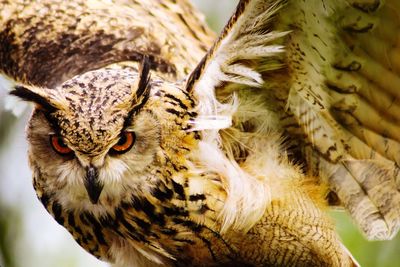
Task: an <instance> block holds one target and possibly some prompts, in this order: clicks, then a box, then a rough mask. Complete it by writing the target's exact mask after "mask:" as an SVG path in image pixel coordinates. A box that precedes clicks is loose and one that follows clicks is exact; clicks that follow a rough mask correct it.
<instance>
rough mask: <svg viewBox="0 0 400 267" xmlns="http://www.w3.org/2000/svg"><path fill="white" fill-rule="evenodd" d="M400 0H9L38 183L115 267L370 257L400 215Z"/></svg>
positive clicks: (8, 56) (16, 76)
mask: <svg viewBox="0 0 400 267" xmlns="http://www.w3.org/2000/svg"><path fill="white" fill-rule="evenodd" d="M399 14H400V3H399V2H398V1H397V0H386V1H383V0H302V1H297V0H241V1H239V3H238V6H237V8H236V11H235V12H234V14H233V15H232V16H231V18H230V19H229V21H228V22H227V24H226V26H225V27H224V29H223V30H222V32H221V33H220V34H219V36H218V37H215V35H214V33H213V32H212V31H211V30H209V28H208V27H207V26H206V25H205V23H204V22H203V19H202V16H201V14H200V13H199V12H198V11H196V9H195V8H194V7H193V6H192V5H191V4H190V3H189V2H188V1H186V0H164V1H159V0H146V1H144V0H141V1H135V0H90V1H84V0H74V1H62V0H41V1H28V0H20V1H8V0H0V72H1V73H2V74H3V75H5V76H7V77H8V78H9V79H11V80H13V81H14V83H15V85H14V88H13V90H12V91H11V94H12V95H14V96H17V97H19V98H20V99H22V100H25V101H28V102H32V103H33V104H34V109H33V112H32V115H31V118H30V120H29V122H28V125H27V130H26V132H27V140H28V143H29V151H28V153H29V163H30V166H31V169H32V173H33V187H34V189H35V191H36V194H37V196H38V198H39V200H40V201H41V202H42V203H43V206H44V207H45V208H46V209H47V211H48V212H49V213H50V214H51V215H52V216H53V217H54V219H55V220H56V221H57V222H58V223H59V224H61V225H62V226H64V227H65V228H66V229H67V230H68V231H69V232H70V233H71V235H72V236H73V237H74V239H75V240H76V242H77V243H79V245H80V246H81V247H82V248H84V249H85V250H86V251H88V252H89V253H91V254H93V255H94V256H96V257H97V258H99V259H101V260H104V261H107V262H110V263H112V264H114V266H116V267H131V266H358V264H357V262H356V260H355V259H354V258H353V257H352V256H351V254H350V253H349V252H348V251H347V249H346V248H345V247H344V246H343V244H342V243H341V242H340V240H339V238H338V236H337V234H336V232H335V229H334V226H333V223H332V222H331V221H330V219H329V218H328V215H327V214H326V211H327V210H328V209H329V206H336V207H342V208H344V209H345V210H347V212H348V213H349V214H350V215H351V216H352V218H353V220H354V222H355V223H356V224H357V225H358V226H359V227H360V229H361V230H362V231H363V232H364V234H365V236H366V237H367V238H368V239H371V240H386V239H391V238H393V237H394V236H395V235H396V233H397V232H398V230H399V227H400V192H399V190H400V176H399V175H400V174H399V166H398V165H399V163H400V156H399V155H400V123H399V122H400V119H399V117H400V100H399V98H400V91H399V88H400V61H399V60H400V58H399V55H400V48H399V47H400V43H399V40H400V38H399V37H400V35H399V32H400V31H399V27H400V20H399V19H398V18H399Z"/></svg>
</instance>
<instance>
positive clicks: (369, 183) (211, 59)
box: [187, 0, 400, 239]
mask: <svg viewBox="0 0 400 267" xmlns="http://www.w3.org/2000/svg"><path fill="white" fill-rule="evenodd" d="M399 29H400V4H399V2H398V1H396V0H386V1H379V0H325V1H320V0H308V1H296V0H286V1H283V0H282V1H279V0H268V1H261V0H252V1H240V3H239V6H238V9H237V12H236V13H235V15H234V16H233V17H232V18H231V20H230V22H229V23H228V25H227V26H226V28H225V30H224V31H223V33H222V34H221V36H220V39H219V40H218V42H217V43H216V44H215V45H214V47H213V48H212V49H211V50H210V51H209V53H208V55H207V56H206V58H205V59H204V60H203V61H202V63H201V64H200V65H199V67H198V68H197V69H196V71H195V72H194V73H192V75H191V77H190V79H189V81H188V84H187V86H188V90H192V91H193V92H194V94H195V96H197V98H198V99H199V102H200V105H199V106H200V107H201V106H202V105H204V106H208V107H209V106H210V105H209V104H210V103H213V105H211V106H214V107H217V106H218V104H222V103H223V102H224V99H225V98H227V97H229V96H230V95H231V94H236V95H237V96H238V104H237V109H236V110H235V112H234V113H232V120H233V123H232V126H231V130H230V129H226V130H223V131H221V132H220V134H221V136H222V143H221V145H222V146H225V147H227V148H229V149H227V151H239V152H229V153H228V155H230V156H231V157H232V158H235V159H236V160H239V159H240V158H241V156H242V154H243V153H242V152H243V150H246V148H245V147H252V145H251V144H250V143H249V142H247V143H246V140H247V139H250V138H249V136H251V134H254V129H256V132H257V135H258V136H260V135H261V136H268V135H269V134H270V133H271V132H276V131H278V132H279V133H280V134H281V135H282V137H283V138H284V139H285V140H287V142H286V144H289V145H288V146H287V148H286V151H284V152H283V153H287V154H289V155H294V156H293V158H294V159H296V161H297V162H303V165H304V171H305V174H308V175H316V176H317V177H318V181H316V182H317V183H320V182H327V183H328V184H329V186H330V188H331V190H332V191H334V192H335V193H336V194H337V195H338V197H339V199H340V200H341V203H343V205H344V206H345V207H346V208H347V210H348V211H349V212H350V214H351V215H352V216H353V218H354V219H355V221H356V222H357V223H358V224H359V226H360V227H361V229H362V230H363V231H364V232H365V234H366V236H367V237H368V238H370V239H390V238H392V237H393V236H394V235H395V234H396V233H397V232H398V230H399V227H400V192H399V184H400V181H399V170H400V169H399V167H398V166H399V163H400V162H399V160H400V156H399V155H400V100H399V99H400V90H399V88H400V31H399ZM238 64H239V65H238ZM259 77H262V78H263V80H264V82H263V83H262V82H260V81H259V79H258V78H259ZM206 80H208V81H212V82H209V83H204V81H206ZM205 96H206V97H205ZM260 100H261V102H263V103H264V104H262V105H259V104H258V105H252V103H255V102H257V101H260ZM251 109H253V111H254V113H255V114H260V115H261V114H264V115H262V116H264V120H262V119H260V118H258V119H255V118H251V119H250V118H249V117H245V116H243V115H241V113H242V112H243V113H245V114H249V110H251ZM200 110H202V112H203V113H202V112H200V114H203V115H207V114H208V115H210V114H213V115H214V116H218V112H219V110H218V109H216V108H215V109H208V110H206V109H200ZM262 110H264V113H263V112H262ZM265 113H267V114H268V115H265ZM265 124H267V125H268V126H269V127H265ZM261 125H263V126H262V127H261ZM232 129H235V130H232ZM261 129H262V130H261ZM213 131H215V129H213ZM224 131H225V132H230V133H233V132H235V131H236V132H241V133H240V135H239V134H237V135H236V136H235V138H224V136H225V135H224ZM246 134H247V139H246V138H244V137H243V136H246ZM239 136H240V138H238V137H239ZM239 143H243V144H239ZM255 148H256V147H254V145H253V147H252V149H253V150H256V151H257V153H259V155H260V157H261V156H265V154H266V153H268V151H265V150H260V149H258V150H257V149H255ZM240 151H241V152H240ZM295 151H297V152H299V153H297V152H296V153H295ZM235 153H236V154H235ZM270 157H272V156H270Z"/></svg>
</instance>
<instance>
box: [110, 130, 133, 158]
mask: <svg viewBox="0 0 400 267" xmlns="http://www.w3.org/2000/svg"><path fill="white" fill-rule="evenodd" d="M135 138H136V136H135V133H133V132H124V133H123V134H122V136H121V138H120V139H119V141H118V143H117V144H115V145H114V146H113V147H112V150H113V151H114V152H116V153H125V152H127V151H128V150H129V149H131V148H132V146H133V144H134V143H135Z"/></svg>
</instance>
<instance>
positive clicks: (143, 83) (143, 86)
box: [136, 55, 150, 99]
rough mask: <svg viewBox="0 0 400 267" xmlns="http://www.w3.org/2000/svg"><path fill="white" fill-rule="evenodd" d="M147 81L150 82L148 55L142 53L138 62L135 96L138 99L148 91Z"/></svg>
mask: <svg viewBox="0 0 400 267" xmlns="http://www.w3.org/2000/svg"><path fill="white" fill-rule="evenodd" d="M149 82H150V60H149V56H148V55H143V58H142V62H141V63H140V69H139V83H138V88H137V91H136V96H137V98H138V99H139V98H140V97H142V96H145V95H147V94H148V93H149V92H148V91H149V88H148V85H149Z"/></svg>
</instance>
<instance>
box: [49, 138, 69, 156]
mask: <svg viewBox="0 0 400 267" xmlns="http://www.w3.org/2000/svg"><path fill="white" fill-rule="evenodd" d="M50 144H51V146H52V147H53V149H54V151H56V152H57V153H58V154H60V155H64V156H65V155H70V154H72V149H70V148H69V147H68V146H67V145H66V144H65V143H64V140H63V139H62V137H61V136H59V135H50Z"/></svg>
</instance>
